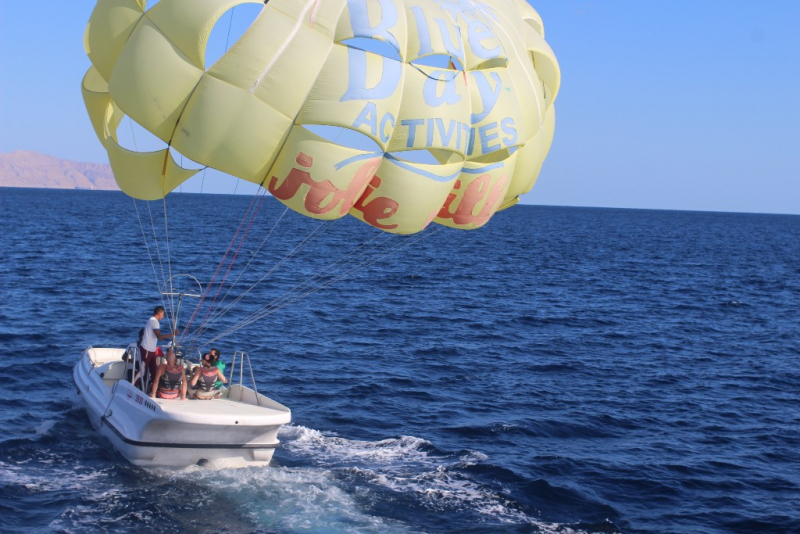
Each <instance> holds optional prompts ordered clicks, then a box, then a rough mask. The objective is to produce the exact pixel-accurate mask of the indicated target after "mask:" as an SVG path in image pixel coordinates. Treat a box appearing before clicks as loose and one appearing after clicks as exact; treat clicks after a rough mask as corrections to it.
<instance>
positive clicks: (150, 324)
mask: <svg viewBox="0 0 800 534" xmlns="http://www.w3.org/2000/svg"><path fill="white" fill-rule="evenodd" d="M165 313H166V310H164V307H163V306H156V307H155V309H154V310H153V316H152V317H150V319H149V320H148V321H147V324H146V325H145V327H144V336H142V342H141V344H140V345H139V348H140V349H141V351H142V361H144V363H145V365H146V366H147V368H148V370H149V371H150V376H155V374H156V369H157V368H158V366H157V365H156V349H157V348H158V340H159V339H169V338H171V337H175V336H176V335H178V331H177V330H175V331H174V332H172V333H171V334H162V333H161V319H163V318H164V314H165Z"/></svg>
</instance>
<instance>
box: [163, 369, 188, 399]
mask: <svg viewBox="0 0 800 534" xmlns="http://www.w3.org/2000/svg"><path fill="white" fill-rule="evenodd" d="M182 374H183V370H182V369H181V368H180V367H177V370H175V368H173V369H172V370H170V368H169V367H167V368H166V369H164V373H163V374H162V375H161V379H160V380H159V381H158V396H159V397H160V398H162V399H177V398H178V393H179V392H178V390H179V389H180V387H181V382H182Z"/></svg>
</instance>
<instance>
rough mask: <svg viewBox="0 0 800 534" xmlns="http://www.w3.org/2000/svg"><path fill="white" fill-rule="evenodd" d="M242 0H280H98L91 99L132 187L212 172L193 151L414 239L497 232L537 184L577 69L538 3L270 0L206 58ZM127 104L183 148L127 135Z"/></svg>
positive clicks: (101, 131)
mask: <svg viewBox="0 0 800 534" xmlns="http://www.w3.org/2000/svg"><path fill="white" fill-rule="evenodd" d="M240 4H263V0H161V1H160V2H158V3H157V4H155V5H154V6H153V7H152V8H150V9H147V6H146V1H145V0H98V2H97V5H96V7H95V9H94V11H93V13H92V16H91V19H90V20H89V25H88V27H87V29H86V35H85V48H86V52H87V54H88V55H89V58H90V60H91V62H92V67H91V68H90V69H89V71H88V72H87V73H86V76H85V77H84V80H83V95H84V101H85V103H86V108H87V110H88V112H89V116H90V118H91V121H92V125H93V126H94V129H95V132H96V133H97V136H98V138H99V139H100V141H101V142H102V143H103V145H104V147H105V148H106V150H107V151H108V155H109V161H110V163H111V167H112V169H113V171H114V175H115V177H116V179H117V182H118V184H119V186H120V188H121V189H122V190H123V191H124V192H125V193H127V194H128V195H130V196H131V197H134V198H137V199H143V200H155V199H160V198H163V197H164V196H165V195H167V194H168V193H169V192H170V191H172V190H174V189H175V188H176V187H178V186H179V185H180V184H181V183H183V182H185V181H186V180H188V179H189V178H190V177H191V176H192V175H193V174H194V173H196V172H197V171H196V170H190V169H186V168H183V167H181V166H180V165H179V164H178V163H177V162H176V158H175V157H174V154H176V153H179V154H181V155H182V156H185V157H187V158H189V159H191V160H193V161H195V162H197V163H199V164H201V165H204V166H207V167H211V168H214V169H218V170H220V171H223V172H225V173H228V174H231V175H233V176H236V177H238V178H240V179H243V180H247V181H249V182H253V183H256V184H260V185H262V186H263V187H265V188H267V189H268V190H269V192H270V193H271V194H272V195H273V196H274V197H275V198H277V199H278V200H280V201H281V202H283V203H284V204H286V205H287V206H288V207H290V208H291V209H293V210H295V211H297V212H299V213H302V214H304V215H307V216H309V217H314V218H318V219H335V218H339V217H343V216H344V215H347V214H350V215H352V216H354V217H356V218H358V219H360V220H362V221H364V222H366V223H367V224H370V225H372V226H375V227H377V228H380V229H382V230H385V231H388V232H392V233H399V234H410V233H415V232H418V231H420V230H422V229H424V228H425V227H426V226H428V225H429V224H430V223H431V222H436V223H438V224H442V225H445V226H450V227H454V228H462V229H471V228H477V227H480V226H482V225H484V224H485V223H486V222H487V221H488V220H489V218H490V217H491V216H492V215H493V214H494V213H495V212H496V211H498V210H500V209H504V208H506V207H509V206H511V205H513V204H515V203H516V202H517V201H518V199H519V196H520V195H521V194H523V193H525V192H527V191H529V190H530V189H531V187H533V184H534V182H535V181H536V178H537V176H538V174H539V171H540V169H541V166H542V163H543V162H544V159H545V157H546V155H547V152H548V150H549V148H550V144H551V142H552V138H553V129H554V124H555V109H554V107H553V103H554V101H555V99H556V96H557V94H558V89H559V84H560V71H559V67H558V63H557V61H556V58H555V56H554V54H553V52H552V50H551V49H550V47H549V46H548V45H547V43H546V42H545V40H544V30H543V25H542V20H541V18H540V17H539V15H538V14H537V13H536V11H534V9H533V8H531V7H530V6H529V5H528V4H527V2H525V0H492V2H491V3H488V2H479V1H473V0H452V1H444V0H324V1H323V0H270V1H269V2H268V3H266V4H265V5H263V8H262V11H261V13H260V14H259V16H258V17H257V18H256V20H255V21H254V22H253V24H252V25H251V26H250V28H248V30H247V31H246V32H245V34H244V35H243V36H242V38H241V39H240V40H239V41H238V42H236V43H235V44H234V45H233V46H231V47H230V49H229V50H228V51H227V52H226V53H225V55H224V56H223V57H222V58H220V59H219V60H218V61H217V62H215V63H214V64H213V65H206V64H205V59H204V58H205V48H206V45H207V42H208V38H209V34H210V33H211V30H212V28H213V27H214V25H215V23H216V22H217V21H218V20H219V19H220V18H221V17H222V16H223V15H224V14H225V13H226V12H227V11H228V10H230V9H232V8H234V7H236V6H237V5H240ZM126 115H127V116H129V117H130V118H131V119H132V120H134V121H136V122H137V123H138V124H140V125H141V126H142V127H144V128H145V129H147V130H148V131H149V132H151V133H152V134H154V135H155V136H156V137H158V138H159V139H161V140H162V141H163V142H164V143H166V144H167V148H165V149H163V150H160V151H157V152H136V151H131V150H128V149H126V148H124V147H122V146H121V145H120V144H119V141H118V138H117V128H118V127H119V124H120V122H121V121H122V119H123V118H124V117H125V116H126ZM320 126H324V127H333V128H334V129H333V131H337V132H339V133H337V135H336V136H331V135H328V136H325V135H323V134H322V133H321V132H320V128H319V127H320ZM354 139H358V142H353V140H354Z"/></svg>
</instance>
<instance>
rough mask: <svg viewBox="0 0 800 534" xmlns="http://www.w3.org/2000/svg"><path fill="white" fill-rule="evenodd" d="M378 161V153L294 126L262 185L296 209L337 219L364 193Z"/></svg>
mask: <svg viewBox="0 0 800 534" xmlns="http://www.w3.org/2000/svg"><path fill="white" fill-rule="evenodd" d="M380 161H381V154H380V153H370V152H367V151H364V150H357V149H354V148H348V147H345V146H341V145H338V144H335V143H332V142H330V141H327V140H325V139H323V138H322V137H320V136H318V135H316V134H314V133H313V132H310V131H309V130H307V129H306V128H304V127H302V126H295V127H294V128H292V132H291V133H290V134H289V138H288V139H287V140H286V144H285V145H284V147H283V149H282V150H281V153H280V156H278V159H277V160H276V162H275V164H274V165H273V167H272V169H271V170H270V172H269V175H268V178H267V180H266V181H265V183H264V184H263V185H264V187H265V188H266V189H267V190H268V191H269V192H270V193H271V194H272V196H274V197H275V198H277V199H278V200H279V201H281V202H282V203H284V204H285V205H287V206H289V207H290V208H291V209H293V210H294V211H296V212H298V213H302V214H303V215H306V216H308V217H313V218H315V219H325V220H330V219H338V218H340V217H343V216H345V215H347V213H348V212H349V211H350V209H351V208H352V207H353V205H354V204H355V203H356V201H357V200H358V199H359V198H360V197H361V195H362V194H363V193H364V190H365V189H366V188H367V184H368V183H369V182H370V180H372V177H373V176H374V175H375V171H376V170H377V168H378V165H379V164H380Z"/></svg>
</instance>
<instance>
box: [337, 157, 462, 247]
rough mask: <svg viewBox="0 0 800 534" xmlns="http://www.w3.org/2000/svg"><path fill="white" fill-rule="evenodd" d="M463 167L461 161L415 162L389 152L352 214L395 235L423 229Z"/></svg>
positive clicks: (436, 211)
mask: <svg viewBox="0 0 800 534" xmlns="http://www.w3.org/2000/svg"><path fill="white" fill-rule="evenodd" d="M460 168H461V162H457V163H450V164H444V165H433V164H424V163H413V162H408V161H403V160H400V159H398V158H396V157H393V156H391V155H390V154H387V155H386V156H385V157H384V158H383V159H382V160H381V162H380V166H379V167H378V169H377V171H376V172H375V175H374V176H373V178H372V180H371V181H370V182H369V185H368V187H367V188H366V190H365V191H364V194H363V195H362V196H361V198H359V200H358V202H356V204H355V205H354V206H353V209H351V210H350V214H351V215H352V216H354V217H356V218H357V219H359V220H361V221H363V222H365V223H367V224H369V225H371V226H374V227H375V228H380V229H381V230H384V231H386V232H390V233H393V234H413V233H416V232H420V231H422V230H424V229H425V228H426V227H427V226H428V225H429V224H430V223H431V222H432V221H433V219H434V218H435V217H436V214H437V213H438V211H439V209H440V207H441V206H442V204H443V203H444V201H445V199H446V198H447V195H448V193H449V192H450V190H451V189H452V187H453V183H454V182H455V179H456V176H457V175H458V172H459V169H460Z"/></svg>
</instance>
